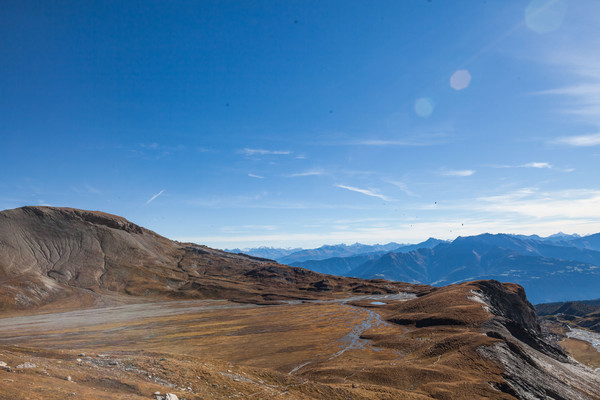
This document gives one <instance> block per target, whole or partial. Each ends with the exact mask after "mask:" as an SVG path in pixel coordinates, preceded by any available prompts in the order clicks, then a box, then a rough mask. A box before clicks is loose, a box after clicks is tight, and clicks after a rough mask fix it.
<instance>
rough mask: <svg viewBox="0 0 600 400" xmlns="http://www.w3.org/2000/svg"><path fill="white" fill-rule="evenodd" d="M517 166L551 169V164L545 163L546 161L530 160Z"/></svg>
mask: <svg viewBox="0 0 600 400" xmlns="http://www.w3.org/2000/svg"><path fill="white" fill-rule="evenodd" d="M519 167H521V168H538V169H542V168H548V169H552V164H550V163H547V162H530V163H527V164H523V165H519Z"/></svg>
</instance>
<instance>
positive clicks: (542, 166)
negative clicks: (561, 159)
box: [490, 162, 575, 172]
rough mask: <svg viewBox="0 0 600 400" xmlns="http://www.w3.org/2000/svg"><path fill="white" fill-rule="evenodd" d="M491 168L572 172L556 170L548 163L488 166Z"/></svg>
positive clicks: (569, 170)
mask: <svg viewBox="0 0 600 400" xmlns="http://www.w3.org/2000/svg"><path fill="white" fill-rule="evenodd" d="M490 167H492V168H534V169H552V170H555V171H561V172H573V171H575V169H573V168H557V167H555V166H554V165H552V164H550V163H548V162H529V163H526V164H519V165H490Z"/></svg>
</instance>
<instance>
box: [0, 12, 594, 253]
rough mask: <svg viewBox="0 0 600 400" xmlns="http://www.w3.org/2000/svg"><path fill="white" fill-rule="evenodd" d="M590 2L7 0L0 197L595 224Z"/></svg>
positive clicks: (125, 210)
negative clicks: (69, 0)
mask: <svg viewBox="0 0 600 400" xmlns="http://www.w3.org/2000/svg"><path fill="white" fill-rule="evenodd" d="M599 15H600V3H599V2H597V1H595V0H587V1H586V0H577V1H575V0H572V1H568V0H535V1H532V2H525V1H458V2H449V1H439V0H431V1H426V0H423V1H419V0H411V1H408V0H407V1H325V2H324V1H314V2H312V1H302V2H300V1H262V2H258V1H254V2H252V1H246V2H241V1H214V2H211V1H205V2H192V1H174V2H164V1H143V2H141V1H140V2H137V1H130V2H114V1H104V2H100V1H86V2H68V1H56V2H55V1H36V2H34V1H26V0H19V1H10V0H8V1H3V2H2V4H1V5H0V52H1V54H2V61H1V62H0V93H2V95H1V96H0V135H1V143H2V144H1V147H0V168H1V171H2V173H1V175H0V177H1V178H0V209H7V208H15V207H20V206H24V205H36V204H40V205H41V204H49V205H53V206H69V207H77V208H83V209H93V210H103V211H107V212H110V213H114V214H119V215H123V216H125V217H126V218H128V219H130V220H132V221H134V222H136V223H138V224H140V225H143V226H146V227H149V228H151V229H153V230H155V231H157V232H158V233H161V234H163V235H165V236H167V237H170V238H173V239H178V240H186V241H195V242H199V243H203V244H207V245H210V246H214V247H221V248H223V247H229V248H231V247H238V246H239V247H249V246H258V245H272V246H283V247H287V246H304V247H310V246H318V245H321V244H324V243H339V242H345V243H353V242H356V241H360V242H363V243H377V242H379V243H382V242H389V241H397V242H417V241H420V240H423V239H426V238H427V237H429V236H435V237H438V238H442V239H450V238H454V237H456V236H459V235H463V236H464V235H471V234H479V233H483V232H508V233H526V234H527V233H538V234H542V235H544V234H551V233H555V232H558V231H565V232H569V233H573V232H577V233H580V234H589V233H596V232H599V231H600V179H598V178H599V173H598V171H599V170H600V52H599V51H598V49H600V24H598V22H597V21H598V16H599Z"/></svg>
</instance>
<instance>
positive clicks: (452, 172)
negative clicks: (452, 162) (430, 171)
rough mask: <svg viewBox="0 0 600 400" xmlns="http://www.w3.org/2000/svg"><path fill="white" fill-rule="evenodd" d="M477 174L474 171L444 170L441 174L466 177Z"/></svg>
mask: <svg viewBox="0 0 600 400" xmlns="http://www.w3.org/2000/svg"><path fill="white" fill-rule="evenodd" d="M474 173H475V171H474V170H472V169H442V170H441V171H440V174H441V175H443V176H455V177H466V176H471V175H473V174H474Z"/></svg>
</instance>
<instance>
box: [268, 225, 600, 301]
mask: <svg viewBox="0 0 600 400" xmlns="http://www.w3.org/2000/svg"><path fill="white" fill-rule="evenodd" d="M377 246H379V245H376V246H375V247H369V246H365V245H363V246H358V245H353V248H354V249H361V248H365V249H366V251H365V252H363V253H356V252H354V254H353V255H351V256H335V257H330V258H324V255H325V254H327V253H328V251H329V252H331V251H330V250H329V249H331V248H335V249H344V248H345V247H344V245H336V246H323V247H321V248H319V249H314V250H304V251H301V252H295V253H292V254H289V255H286V256H284V257H281V258H279V259H278V261H279V262H282V263H288V264H289V265H293V266H297V267H302V268H307V269H310V270H313V271H316V272H321V273H328V274H336V275H344V276H351V277H359V278H366V279H377V278H379V279H388V280H393V281H405V282H412V283H421V284H428V285H447V284H451V283H457V282H464V281H469V280H475V279H496V280H501V281H510V282H516V283H518V284H520V285H523V287H525V289H526V290H527V293H528V295H529V298H530V299H532V300H533V301H534V302H537V303H541V302H556V301H566V300H573V299H589V298H595V297H597V296H598V294H599V292H598V289H597V288H598V287H599V285H600V267H599V266H600V234H594V235H589V236H584V237H580V236H578V235H566V234H562V233H560V234H556V235H552V236H549V237H546V238H542V237H540V236H537V235H532V236H524V235H508V234H482V235H477V236H469V237H458V238H456V239H455V240H453V241H451V242H445V241H441V240H437V239H433V238H430V239H428V240H427V241H425V242H422V243H418V244H415V245H404V246H399V247H397V248H395V249H394V250H391V251H386V250H383V249H381V246H379V250H375V248H378V247H377ZM386 246H387V245H386ZM323 249H325V250H327V251H323ZM311 254H315V255H318V257H317V258H315V259H310V260H307V259H306V258H307V257H309V256H310V255H311ZM295 257H296V258H295Z"/></svg>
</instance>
